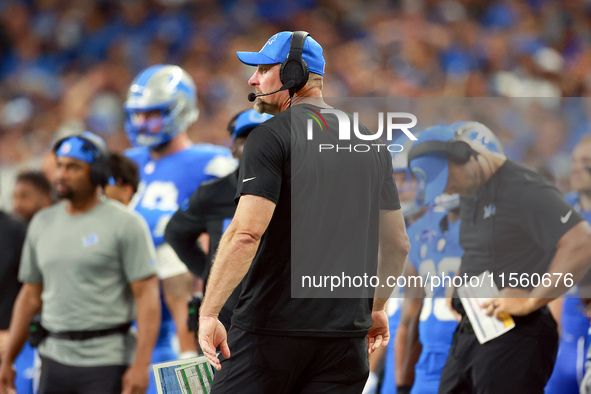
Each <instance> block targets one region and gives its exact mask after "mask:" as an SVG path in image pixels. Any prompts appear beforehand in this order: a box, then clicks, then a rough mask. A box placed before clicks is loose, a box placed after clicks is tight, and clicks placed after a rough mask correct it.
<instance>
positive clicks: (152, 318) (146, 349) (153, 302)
mask: <svg viewBox="0 0 591 394" xmlns="http://www.w3.org/2000/svg"><path fill="white" fill-rule="evenodd" d="M153 280H154V285H148V286H146V288H145V289H144V290H143V291H142V293H141V294H140V295H139V297H136V300H135V301H136V304H137V346H136V353H135V361H134V364H138V365H143V366H147V365H149V364H150V361H151V359H152V351H153V350H154V346H155V345H156V340H157V339H158V332H159V331H160V320H161V309H160V297H159V291H158V283H157V278H155V277H154V278H153Z"/></svg>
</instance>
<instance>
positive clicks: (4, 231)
mask: <svg viewBox="0 0 591 394" xmlns="http://www.w3.org/2000/svg"><path fill="white" fill-rule="evenodd" d="M26 231H27V224H26V223H25V222H23V221H21V220H18V219H16V218H14V217H12V216H11V215H9V214H8V213H6V212H4V211H2V210H0V245H2V253H0V289H1V290H0V361H1V360H2V358H3V357H4V353H5V352H6V347H7V345H8V323H10V316H11V314H12V307H13V305H14V301H15V300H16V296H17V294H18V292H19V289H20V287H21V284H20V283H19V282H18V280H17V274H18V265H19V261H20V257H21V250H22V248H23V243H24V241H25V233H26Z"/></svg>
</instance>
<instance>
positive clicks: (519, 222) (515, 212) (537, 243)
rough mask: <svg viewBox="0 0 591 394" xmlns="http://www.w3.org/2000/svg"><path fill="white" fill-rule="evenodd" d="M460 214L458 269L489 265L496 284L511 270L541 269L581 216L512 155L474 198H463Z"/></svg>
mask: <svg viewBox="0 0 591 394" xmlns="http://www.w3.org/2000/svg"><path fill="white" fill-rule="evenodd" d="M460 216H461V220H462V224H461V227H460V245H461V246H462V248H463V249H464V256H463V258H462V264H461V267H460V274H462V275H463V274H464V273H466V274H468V275H470V276H472V275H479V274H480V273H482V272H484V271H486V270H488V271H490V272H492V273H494V274H495V282H496V284H497V286H498V287H499V288H501V287H502V285H503V284H504V286H505V287H507V286H508V278H509V275H510V274H511V273H516V274H522V273H527V274H532V273H538V274H540V275H542V274H544V273H545V272H546V271H547V270H548V268H549V266H550V262H551V261H552V259H553V257H554V255H555V253H556V244H557V243H558V241H559V240H560V238H561V237H562V236H563V235H564V234H565V233H566V232H567V231H568V230H570V229H571V228H572V227H573V226H575V225H576V224H577V223H579V222H580V221H581V220H583V219H582V218H581V216H580V215H579V214H578V213H577V212H575V211H574V210H573V209H572V207H571V206H570V205H569V204H568V203H567V202H566V201H565V200H564V198H563V196H562V195H561V194H560V192H559V191H558V189H556V187H554V186H553V185H552V184H551V183H549V182H548V181H547V180H546V179H545V178H544V177H543V176H541V175H540V174H538V173H536V172H535V171H533V170H532V169H530V168H529V167H526V166H524V165H522V164H519V163H517V162H514V161H512V160H507V161H506V162H505V163H504V164H503V165H502V166H501V167H500V168H499V169H498V170H497V172H496V173H495V174H493V176H492V177H491V178H490V179H489V181H488V182H487V183H486V184H485V185H484V187H482V188H481V189H480V190H479V191H478V193H477V195H476V196H475V198H462V199H461V204H460ZM502 273H504V283H503V282H502V281H501V280H500V274H502ZM563 274H565V273H563Z"/></svg>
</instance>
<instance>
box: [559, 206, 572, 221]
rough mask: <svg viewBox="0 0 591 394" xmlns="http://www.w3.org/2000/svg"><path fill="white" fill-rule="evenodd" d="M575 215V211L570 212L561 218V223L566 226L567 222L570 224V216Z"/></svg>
mask: <svg viewBox="0 0 591 394" xmlns="http://www.w3.org/2000/svg"><path fill="white" fill-rule="evenodd" d="M572 214H573V210H572V209H571V210H570V211H568V213H567V214H566V215H564V216H561V217H560V221H561V222H562V223H563V224H564V223H566V222H568V219H569V218H570V215H572Z"/></svg>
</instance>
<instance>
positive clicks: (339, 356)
mask: <svg viewBox="0 0 591 394" xmlns="http://www.w3.org/2000/svg"><path fill="white" fill-rule="evenodd" d="M228 346H229V347H230V351H231V357H230V358H228V359H225V358H224V357H223V356H221V354H220V361H221V366H222V369H221V370H220V371H218V372H216V374H215V377H214V380H213V387H212V393H213V394H224V393H227V394H231V393H241V394H248V393H253V394H254V393H257V394H265V393H274V394H275V393H344V394H347V393H351V394H354V393H361V392H362V391H363V387H364V386H365V381H366V380H367V377H368V375H369V361H368V355H367V340H366V337H356V338H326V337H322V338H320V337H293V336H276V335H261V334H253V333H250V332H246V331H243V330H241V329H239V328H236V327H232V328H231V329H230V332H229V333H228Z"/></svg>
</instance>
